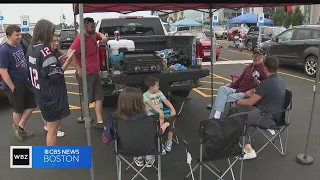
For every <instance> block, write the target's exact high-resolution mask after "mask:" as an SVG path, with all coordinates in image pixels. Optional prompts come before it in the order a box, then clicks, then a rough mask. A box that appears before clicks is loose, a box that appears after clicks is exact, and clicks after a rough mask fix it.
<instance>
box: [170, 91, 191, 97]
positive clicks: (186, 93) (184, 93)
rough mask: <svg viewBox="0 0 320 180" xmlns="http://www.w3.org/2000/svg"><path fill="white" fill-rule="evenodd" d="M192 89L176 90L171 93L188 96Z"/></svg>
mask: <svg viewBox="0 0 320 180" xmlns="http://www.w3.org/2000/svg"><path fill="white" fill-rule="evenodd" d="M190 91H191V90H176V91H172V92H171V93H172V94H173V95H175V96H181V97H188V96H189V94H190Z"/></svg>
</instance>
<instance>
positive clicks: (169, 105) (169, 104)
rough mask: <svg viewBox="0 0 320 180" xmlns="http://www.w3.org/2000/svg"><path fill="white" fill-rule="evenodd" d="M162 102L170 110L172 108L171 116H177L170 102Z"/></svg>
mask: <svg viewBox="0 0 320 180" xmlns="http://www.w3.org/2000/svg"><path fill="white" fill-rule="evenodd" d="M162 101H163V103H164V104H165V105H166V106H167V107H168V108H170V110H171V115H172V114H174V115H176V110H175V109H174V107H173V105H172V104H171V102H170V101H169V100H168V99H167V98H165V99H163V100H162Z"/></svg>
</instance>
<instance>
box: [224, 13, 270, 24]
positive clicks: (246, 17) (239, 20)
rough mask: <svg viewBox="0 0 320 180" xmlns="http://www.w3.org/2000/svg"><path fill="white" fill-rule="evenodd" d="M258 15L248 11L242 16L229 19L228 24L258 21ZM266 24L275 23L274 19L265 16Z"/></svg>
mask: <svg viewBox="0 0 320 180" xmlns="http://www.w3.org/2000/svg"><path fill="white" fill-rule="evenodd" d="M257 22H258V15H257V14H253V13H246V14H243V15H241V16H238V17H235V18H232V19H230V20H228V21H227V24H242V23H257ZM264 24H273V20H271V19H267V18H264Z"/></svg>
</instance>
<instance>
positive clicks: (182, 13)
mask: <svg viewBox="0 0 320 180" xmlns="http://www.w3.org/2000/svg"><path fill="white" fill-rule="evenodd" d="M182 19H184V12H183V11H181V14H180V17H179V20H182Z"/></svg>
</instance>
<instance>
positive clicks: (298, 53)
mask: <svg viewBox="0 0 320 180" xmlns="http://www.w3.org/2000/svg"><path fill="white" fill-rule="evenodd" d="M311 40H312V30H311V29H307V28H299V29H298V30H297V32H296V34H295V36H294V37H293V39H292V41H291V45H290V46H291V47H292V56H290V58H291V59H288V62H287V63H290V64H298V63H301V61H302V59H303V53H304V51H305V50H306V49H307V48H308V47H309V46H312V43H307V42H308V41H311Z"/></svg>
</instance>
